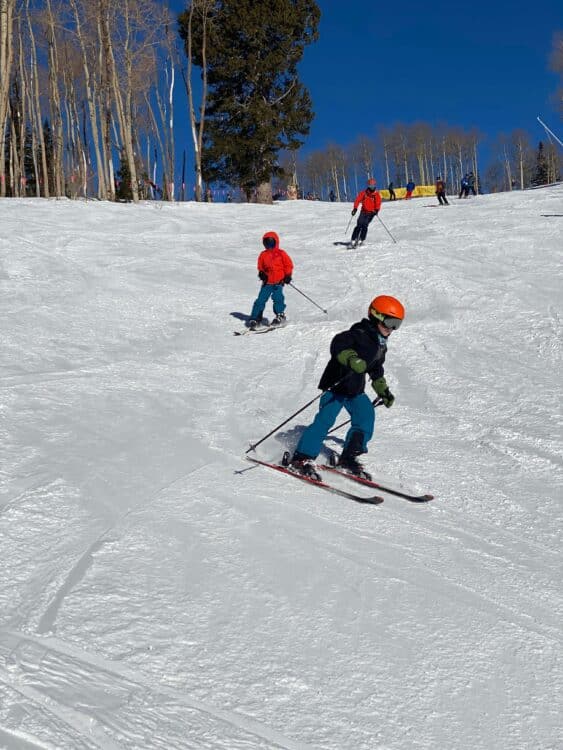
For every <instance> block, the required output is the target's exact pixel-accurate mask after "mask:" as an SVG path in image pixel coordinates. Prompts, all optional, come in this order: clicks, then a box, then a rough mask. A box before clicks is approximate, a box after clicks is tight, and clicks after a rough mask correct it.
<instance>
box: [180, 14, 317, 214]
mask: <svg viewBox="0 0 563 750" xmlns="http://www.w3.org/2000/svg"><path fill="white" fill-rule="evenodd" d="M319 19H320V10H319V8H318V6H317V3H316V2H314V0H269V2H268V3H261V2H256V0H218V2H217V3H216V6H215V10H214V13H213V17H212V22H211V24H210V28H209V30H208V35H209V39H208V45H207V66H208V83H209V94H208V107H207V115H206V121H205V123H206V130H205V142H204V151H203V171H204V179H205V180H206V182H213V181H221V182H224V183H227V184H231V185H239V186H240V187H241V188H242V189H243V190H244V191H245V193H246V195H247V198H248V199H249V200H250V199H251V196H252V195H253V194H254V193H255V192H256V193H257V199H258V200H259V201H262V202H266V201H268V200H270V201H271V187H270V180H271V178H272V177H273V176H275V175H277V174H280V173H281V172H282V170H281V168H280V167H279V166H278V154H279V152H280V151H281V150H282V149H290V150H294V149H297V148H298V147H299V146H300V145H301V144H302V142H303V141H302V138H303V136H305V135H307V133H308V132H309V125H310V123H311V120H312V119H313V111H312V102H311V98H310V96H309V93H308V91H307V90H306V88H305V87H304V86H303V84H302V83H301V82H300V81H299V78H298V75H297V64H298V63H299V61H300V60H301V58H302V56H303V51H304V47H305V45H307V44H309V43H311V42H312V41H314V40H315V39H317V36H318V35H317V26H318V23H319ZM181 23H182V20H181V19H180V25H181ZM180 33H181V34H182V32H180ZM193 62H194V64H196V65H197V64H200V65H201V51H200V49H198V45H197V44H196V45H195V48H194V53H193Z"/></svg>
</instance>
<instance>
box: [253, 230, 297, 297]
mask: <svg viewBox="0 0 563 750" xmlns="http://www.w3.org/2000/svg"><path fill="white" fill-rule="evenodd" d="M264 237H273V238H274V239H275V241H276V246H275V247H274V248H273V249H272V250H262V252H261V253H260V255H259V256H258V271H262V272H263V273H265V274H266V276H267V277H268V279H267V281H266V282H265V283H266V284H280V283H281V282H282V281H283V280H284V278H285V277H286V276H291V274H292V273H293V262H292V260H291V258H290V257H289V255H288V254H287V253H286V252H285V250H282V249H281V247H280V238H279V237H278V235H277V234H276V233H275V232H266V234H265V235H264Z"/></svg>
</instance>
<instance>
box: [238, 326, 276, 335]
mask: <svg viewBox="0 0 563 750" xmlns="http://www.w3.org/2000/svg"><path fill="white" fill-rule="evenodd" d="M279 327H280V326H260V327H259V328H246V329H245V330H244V331H233V335H234V336H246V334H247V333H269V332H270V331H274V330H275V329H276V328H279Z"/></svg>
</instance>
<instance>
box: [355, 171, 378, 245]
mask: <svg viewBox="0 0 563 750" xmlns="http://www.w3.org/2000/svg"><path fill="white" fill-rule="evenodd" d="M360 203H361V204H362V210H361V211H360V215H359V216H358V221H357V223H356V226H355V227H354V231H353V232H352V242H351V243H350V244H351V246H352V247H357V246H358V244H360V245H361V244H362V243H363V242H364V240H365V239H366V237H367V233H368V227H369V225H370V222H371V221H372V219H373V217H374V216H377V214H378V213H379V209H380V208H381V195H380V193H379V192H378V190H377V188H376V186H375V180H373V179H369V180H368V183H367V188H366V189H365V190H362V191H361V192H359V193H358V195H357V196H356V200H355V201H354V208H353V209H352V216H355V215H356V213H357V211H358V206H359V205H360Z"/></svg>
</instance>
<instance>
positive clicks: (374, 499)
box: [246, 456, 383, 505]
mask: <svg viewBox="0 0 563 750" xmlns="http://www.w3.org/2000/svg"><path fill="white" fill-rule="evenodd" d="M246 459H247V461H251V462H252V463H254V464H259V465H260V466H266V467H268V468H269V469H275V471H279V472H281V473H282V474H286V475H288V476H290V477H294V478H295V479H300V480H301V481H302V482H307V484H312V485H313V486H314V487H320V489H323V490H327V492H332V494H333V495H340V497H346V498H348V500H354V502H356V503H363V504H365V505H379V504H380V503H382V502H383V498H382V497H378V496H377V495H373V496H371V497H362V496H361V495H356V494H354V493H353V492H347V491H346V490H342V489H340V487H334V486H333V485H331V484H328V483H327V482H325V481H324V480H322V479H321V480H320V481H319V480H317V479H313V477H307V476H305V475H303V474H297V473H296V472H294V471H291V469H287V468H286V467H285V466H281V465H280V464H272V463H270V462H269V461H261V460H260V459H259V458H252V457H251V456H246ZM337 473H340V472H337Z"/></svg>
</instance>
